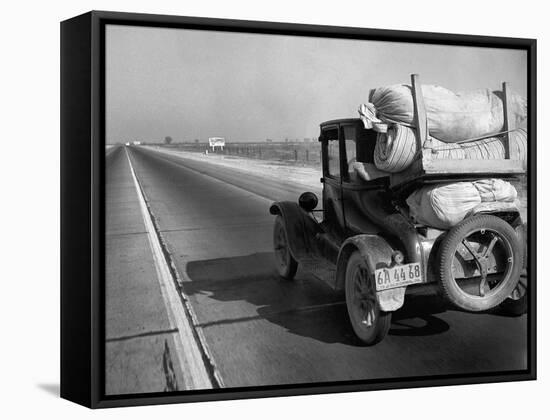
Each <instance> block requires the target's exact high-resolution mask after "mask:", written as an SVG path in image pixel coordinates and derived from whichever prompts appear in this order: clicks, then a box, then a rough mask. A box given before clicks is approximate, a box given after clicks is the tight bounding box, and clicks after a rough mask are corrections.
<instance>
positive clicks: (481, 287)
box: [479, 272, 487, 297]
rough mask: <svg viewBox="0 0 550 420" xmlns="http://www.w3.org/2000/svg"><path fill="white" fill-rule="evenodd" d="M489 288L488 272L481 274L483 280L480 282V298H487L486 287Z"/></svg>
mask: <svg viewBox="0 0 550 420" xmlns="http://www.w3.org/2000/svg"><path fill="white" fill-rule="evenodd" d="M486 286H487V272H485V273H483V272H482V273H481V280H480V282H479V296H481V297H485V287H486Z"/></svg>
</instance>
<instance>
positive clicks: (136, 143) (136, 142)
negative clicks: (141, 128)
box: [133, 141, 141, 146]
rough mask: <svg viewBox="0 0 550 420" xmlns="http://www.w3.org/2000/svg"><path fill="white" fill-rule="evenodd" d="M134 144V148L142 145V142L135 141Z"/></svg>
mask: <svg viewBox="0 0 550 420" xmlns="http://www.w3.org/2000/svg"><path fill="white" fill-rule="evenodd" d="M133 144H134V146H139V145H140V144H141V142H140V141H134V142H133Z"/></svg>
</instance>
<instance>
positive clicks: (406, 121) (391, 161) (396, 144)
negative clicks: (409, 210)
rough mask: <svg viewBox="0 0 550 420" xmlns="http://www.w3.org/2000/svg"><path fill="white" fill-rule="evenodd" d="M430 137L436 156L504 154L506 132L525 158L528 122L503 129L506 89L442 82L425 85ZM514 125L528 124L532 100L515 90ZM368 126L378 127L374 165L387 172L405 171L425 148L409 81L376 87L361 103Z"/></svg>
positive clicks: (460, 157) (450, 157) (360, 110)
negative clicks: (451, 86) (461, 87)
mask: <svg viewBox="0 0 550 420" xmlns="http://www.w3.org/2000/svg"><path fill="white" fill-rule="evenodd" d="M422 93H423V97H424V102H425V107H426V113H427V125H428V127H427V128H428V134H429V141H428V142H429V143H430V147H429V149H431V151H432V158H433V159H503V158H504V157H505V147H504V140H503V135H504V134H506V133H509V139H510V147H511V148H515V149H516V150H517V156H518V158H519V159H520V160H522V161H523V162H525V161H526V157H527V132H526V130H525V129H524V128H516V129H513V130H510V131H503V125H504V118H503V103H502V92H498V91H497V92H491V91H490V90H488V89H483V90H477V91H472V92H466V93H453V92H451V91H450V90H448V89H445V88H442V87H440V86H432V85H423V86H422ZM510 103H511V104H512V108H511V109H510V110H509V112H511V115H512V118H513V119H515V127H521V126H522V125H525V121H526V119H527V102H526V100H525V98H523V97H521V96H520V95H517V94H515V93H512V96H511V101H510ZM359 115H360V117H361V120H362V121H363V124H364V126H365V128H368V129H374V130H375V131H377V132H378V138H377V142H376V149H375V156H374V160H375V165H376V167H377V168H378V169H380V170H382V171H386V172H392V173H397V172H401V171H403V170H404V169H406V168H407V167H409V166H410V164H411V163H412V162H413V161H414V159H415V158H416V157H417V156H418V154H419V153H420V147H419V142H418V141H417V139H416V130H415V129H414V125H413V121H414V105H413V99H412V92H411V87H410V86H409V85H392V86H387V87H382V88H378V89H374V90H372V91H371V92H370V95H369V102H368V103H366V104H363V105H361V106H360V107H359Z"/></svg>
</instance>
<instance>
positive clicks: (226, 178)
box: [106, 147, 527, 393]
mask: <svg viewBox="0 0 550 420" xmlns="http://www.w3.org/2000/svg"><path fill="white" fill-rule="evenodd" d="M130 162H131V166H130ZM131 167H133V170H134V171H135V175H136V177H137V179H138V180H139V184H140V185H141V189H142V192H143V196H144V197H145V199H146V200H147V204H148V206H149V211H150V214H151V215H152V217H153V218H154V222H155V224H156V228H157V230H158V233H159V234H160V238H161V241H162V242H163V247H164V249H165V252H166V253H167V258H168V260H169V261H172V262H173V264H174V266H175V267H174V269H175V271H174V272H175V275H176V276H177V277H178V281H179V282H180V287H181V292H182V294H183V296H184V301H185V302H186V303H187V304H188V305H189V308H190V309H191V311H192V313H193V319H192V321H193V322H192V323H193V325H192V328H194V329H195V330H196V331H197V337H198V340H197V343H198V346H199V347H200V348H201V350H202V351H204V352H205V354H206V355H207V356H208V357H206V359H208V363H207V364H208V366H207V368H208V372H209V375H211V377H212V386H225V387H242V386H257V385H280V384H299V383H310V382H323V381H331V382H332V381H349V380H357V379H380V378H406V377H411V376H419V375H420V376H430V377H433V376H437V375H448V374H464V373H479V372H485V373H486V372H498V371H503V370H518V369H525V368H526V365H527V342H526V338H527V334H526V331H527V319H526V316H522V317H519V318H509V317H505V316H501V315H497V314H469V313H463V312H459V311H454V310H448V309H446V308H445V306H444V305H443V304H441V302H439V301H437V299H435V298H434V297H430V296H421V295H419V296H412V297H410V298H408V300H407V301H406V305H405V307H403V308H402V309H401V310H399V311H397V312H396V313H395V314H394V318H393V324H392V328H391V330H390V333H389V335H388V336H387V337H386V339H385V340H384V341H383V342H381V343H380V344H378V345H376V346H374V347H363V346H361V345H360V343H359V342H358V341H357V340H356V339H355V337H354V335H353V332H352V330H351V327H350V326H349V325H348V320H347V312H346V307H345V304H344V297H343V295H342V294H341V293H336V292H334V291H332V290H331V289H330V288H329V287H328V286H326V285H325V283H324V282H322V281H320V280H318V279H317V278H315V277H314V276H312V275H311V274H309V273H307V272H303V271H301V270H300V269H299V270H298V275H297V277H296V280H295V281H292V282H289V281H284V280H282V279H281V278H279V277H278V276H277V274H276V272H275V269H274V258H273V252H272V225H273V216H271V215H270V214H269V212H268V208H269V205H270V203H271V202H272V201H274V200H280V199H290V200H296V199H297V197H298V195H299V194H300V193H301V192H303V191H304V186H303V185H296V184H292V183H289V182H284V180H277V179H269V178H267V177H263V176H257V175H254V176H252V175H250V174H247V173H246V172H245V170H243V169H231V168H227V167H221V166H219V165H215V164H208V163H202V162H197V161H196V160H191V159H185V158H183V157H179V156H170V155H166V154H162V153H158V152H155V151H153V150H149V149H145V148H142V147H130V148H123V147H119V148H117V149H116V150H113V151H112V152H110V153H109V155H108V157H107V187H106V192H107V254H108V255H107V284H106V291H107V308H106V309H107V314H106V319H107V355H106V356H107V360H106V361H107V376H106V379H107V390H108V392H109V391H110V392H113V393H121V392H150V391H159V390H160V391H162V390H170V389H184V388H185V387H186V382H188V381H187V380H186V379H185V375H184V374H182V373H181V371H185V369H186V368H185V361H182V359H181V358H178V351H181V348H180V349H179V350H178V343H177V329H178V327H177V326H174V325H173V323H170V316H169V315H167V311H168V312H169V310H167V309H165V307H166V305H165V304H164V303H163V296H164V295H163V291H162V287H163V286H162V285H161V286H159V283H158V281H157V280H156V277H155V265H154V259H153V258H152V257H151V255H150V254H151V251H150V249H149V247H148V244H147V238H146V229H144V224H143V220H142V219H141V214H140V207H139V204H138V199H137V196H138V193H137V191H136V188H135V185H134V184H133V183H132V175H131ZM317 192H319V190H318V191H317ZM180 347H181V346H180ZM183 351H186V350H185V349H184V350H183ZM136 355H137V356H136ZM134 357H139V358H140V359H139V360H141V361H138V360H136V359H134ZM182 366H183V367H182ZM119 378H122V379H119ZM124 378H126V380H125V379H124ZM128 378H129V379H128ZM132 381H133V382H132ZM136 381H137V382H136ZM129 382H130V383H133V384H135V383H139V384H140V385H129V384H128V383H129ZM170 387H172V388H170ZM174 387H175V388H174Z"/></svg>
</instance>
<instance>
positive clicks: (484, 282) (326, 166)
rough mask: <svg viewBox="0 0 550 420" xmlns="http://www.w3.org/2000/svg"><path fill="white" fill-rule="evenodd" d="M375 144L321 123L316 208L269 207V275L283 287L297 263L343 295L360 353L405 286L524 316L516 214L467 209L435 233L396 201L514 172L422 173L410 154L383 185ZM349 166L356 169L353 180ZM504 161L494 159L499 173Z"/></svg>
mask: <svg viewBox="0 0 550 420" xmlns="http://www.w3.org/2000/svg"><path fill="white" fill-rule="evenodd" d="M376 136H377V133H376V132H375V131H374V130H368V129H365V128H364V127H363V125H362V122H361V120H359V119H343V120H334V121H328V122H325V123H322V124H321V134H320V137H319V141H320V142H321V158H322V159H321V161H322V171H323V177H322V178H321V182H322V183H323V193H322V210H316V207H317V204H318V198H317V197H316V195H315V194H314V193H311V192H305V193H303V194H302V195H301V196H300V198H299V200H298V203H294V202H290V201H282V202H275V203H273V204H272V205H271V207H270V213H271V214H273V215H275V216H276V218H275V224H274V232H273V243H274V248H275V258H276V262H277V270H278V272H279V274H280V275H281V276H282V277H283V278H286V279H289V280H290V279H293V278H294V276H295V274H296V270H297V268H298V265H299V264H300V265H302V267H303V268H304V269H305V270H308V271H312V272H313V273H314V274H317V277H319V278H322V279H324V280H326V281H327V282H328V283H329V284H330V285H331V287H333V288H334V289H340V290H344V291H345V296H346V305H347V310H348V314H349V319H350V322H351V325H352V327H353V330H354V331H355V334H356V335H357V337H358V338H359V339H360V340H361V341H362V342H363V343H365V344H367V345H372V344H375V343H377V342H379V341H381V340H382V339H383V338H384V337H385V335H386V334H387V333H388V330H389V329H390V324H391V315H392V312H393V311H395V310H397V309H399V308H400V307H401V306H402V305H403V303H404V299H405V292H406V291H407V289H409V288H411V289H412V288H419V287H421V286H425V287H426V288H427V289H431V288H434V289H435V290H437V291H438V292H440V294H441V295H442V296H443V297H444V298H446V299H447V301H448V302H449V303H450V304H452V305H453V306H455V307H458V308H460V309H462V310H466V311H472V312H480V311H486V310H489V309H492V308H495V307H497V306H500V307H501V309H502V310H507V311H509V313H512V314H516V315H518V314H520V313H522V312H524V311H525V310H526V296H527V295H526V283H524V282H523V277H522V281H521V282H520V273H521V270H522V268H523V266H524V261H525V259H526V258H525V253H526V246H524V244H525V237H526V233H525V232H526V228H525V226H524V224H523V222H522V220H521V217H520V214H519V211H518V210H517V208H513V207H510V206H503V207H502V208H498V207H494V208H489V209H487V208H485V209H483V208H480V209H479V210H475V209H474V211H473V212H472V214H471V215H469V216H468V217H467V218H465V219H464V220H463V221H462V222H460V223H458V224H457V225H456V226H454V227H452V228H451V229H450V230H439V229H435V228H432V227H429V226H423V225H419V224H417V223H414V222H413V220H412V218H411V217H410V215H409V214H408V207H407V205H406V203H405V200H406V198H407V197H408V195H409V194H410V193H411V191H413V190H415V189H416V188H419V187H421V186H422V185H426V184H429V183H433V182H445V181H447V182H448V181H449V179H452V180H453V181H457V180H458V181H461V180H472V179H476V178H480V177H482V176H483V177H487V176H489V177H490V176H498V177H500V178H503V177H513V176H514V175H516V174H517V172H514V170H510V171H508V172H506V170H504V169H502V170H500V172H498V173H496V174H492V173H487V172H484V173H483V174H480V173H479V172H475V171H474V170H473V169H472V167H468V166H461V167H460V169H455V170H454V172H453V173H442V172H440V171H436V172H434V173H430V172H429V171H427V170H425V168H422V157H421V156H420V158H421V159H420V161H419V163H418V165H413V167H414V168H415V169H414V170H417V169H418V168H419V167H420V169H421V171H420V173H418V174H416V175H415V176H404V175H403V174H398V175H399V176H398V177H395V178H392V177H393V175H392V174H389V173H381V172H380V171H377V170H376V168H375V166H374V149H375V144H376ZM355 163H359V164H360V165H359V166H360V167H361V168H362V169H363V170H364V172H365V173H364V174H363V176H362V177H361V176H358V175H359V174H358V172H357V170H356V168H357V165H356V164H355ZM483 163H484V162H483V161H478V162H477V165H482V164H483ZM512 163H513V162H510V161H504V160H503V162H502V165H501V166H499V168H500V167H502V168H507V167H511V164H512ZM507 165H508V166H507ZM494 171H498V170H497V169H495V170H494ZM408 175H413V174H412V173H411V174H408ZM316 214H317V215H319V216H317V217H316V216H315V215H316ZM320 215H322V216H321V217H320Z"/></svg>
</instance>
